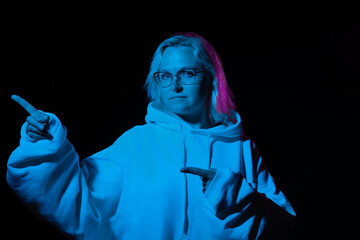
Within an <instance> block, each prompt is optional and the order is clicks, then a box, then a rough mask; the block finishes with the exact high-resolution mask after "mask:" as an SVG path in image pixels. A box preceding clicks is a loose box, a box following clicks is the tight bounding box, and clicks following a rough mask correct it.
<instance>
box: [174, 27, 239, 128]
mask: <svg viewBox="0 0 360 240" xmlns="http://www.w3.org/2000/svg"><path fill="white" fill-rule="evenodd" d="M181 35H182V34H181ZM183 35H184V36H185V37H195V38H198V39H200V42H201V45H202V47H203V48H204V49H205V51H206V53H207V55H208V57H209V60H210V62H211V63H212V64H213V68H214V71H215V78H216V80H217V81H216V88H217V95H216V112H217V113H222V114H224V115H226V116H228V117H229V119H230V120H231V121H232V122H234V121H235V119H233V117H232V114H231V110H233V111H236V106H235V104H234V102H233V94H232V92H231V90H230V88H229V85H228V84H227V82H226V78H225V72H224V69H223V66H222V63H221V59H220V57H219V55H218V54H217V52H216V51H215V49H214V47H213V46H212V45H211V44H210V43H209V42H208V41H207V40H206V39H205V38H203V37H201V36H200V35H199V34H197V33H194V32H189V33H186V34H183Z"/></svg>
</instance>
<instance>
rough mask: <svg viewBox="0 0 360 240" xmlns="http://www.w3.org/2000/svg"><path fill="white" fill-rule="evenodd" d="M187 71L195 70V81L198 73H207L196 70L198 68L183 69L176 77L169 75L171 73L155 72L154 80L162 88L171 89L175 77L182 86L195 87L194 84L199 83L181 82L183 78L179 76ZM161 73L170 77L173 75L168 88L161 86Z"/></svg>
mask: <svg viewBox="0 0 360 240" xmlns="http://www.w3.org/2000/svg"><path fill="white" fill-rule="evenodd" d="M186 70H193V71H194V73H195V75H194V79H196V77H197V73H201V72H206V71H205V70H198V69H196V68H183V69H181V70H179V71H178V72H177V73H176V74H175V75H173V74H171V73H169V72H161V71H159V72H155V73H154V74H153V78H154V80H155V82H157V83H158V84H159V85H160V87H162V88H167V87H170V86H171V84H172V83H173V79H174V77H175V76H176V78H177V79H178V80H179V82H180V83H181V84H183V85H193V84H197V83H183V82H182V81H181V77H180V76H179V74H181V73H182V72H184V71H186ZM160 73H167V74H170V75H171V81H170V83H169V84H168V85H166V86H162V85H161V81H160V79H159V74H160Z"/></svg>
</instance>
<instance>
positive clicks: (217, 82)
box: [144, 32, 236, 122]
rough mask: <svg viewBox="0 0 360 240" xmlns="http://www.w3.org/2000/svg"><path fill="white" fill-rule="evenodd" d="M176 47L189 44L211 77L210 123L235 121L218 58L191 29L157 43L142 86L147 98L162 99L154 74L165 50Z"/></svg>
mask: <svg viewBox="0 0 360 240" xmlns="http://www.w3.org/2000/svg"><path fill="white" fill-rule="evenodd" d="M179 46H189V47H192V48H193V49H194V56H195V57H196V58H197V59H198V61H199V62H201V63H202V64H203V66H204V68H205V70H206V72H208V73H209V75H210V76H211V78H210V79H211V80H212V88H211V93H209V98H208V102H207V109H208V113H209V118H210V120H211V121H213V122H225V121H227V120H228V119H229V120H230V121H232V122H235V119H234V117H233V114H232V111H236V106H235V103H234V102H233V95H232V92H231V90H230V88H229V86H228V84H227V82H226V78H225V73H224V69H223V67H222V64H221V60H220V57H219V55H218V54H217V53H216V51H215V49H214V48H213V46H212V45H211V44H210V43H209V42H208V41H207V40H206V39H205V38H203V37H201V36H200V35H199V34H196V33H193V32H189V33H185V34H183V33H178V34H176V35H174V36H172V37H170V38H168V39H166V40H164V41H163V42H162V43H160V44H159V46H158V48H157V49H156V51H155V53H154V55H153V58H152V62H151V65H150V70H149V74H148V76H147V78H146V81H145V85H144V88H145V89H146V90H147V96H148V99H149V100H150V101H154V102H158V103H160V102H161V98H160V90H159V86H158V84H157V83H156V82H155V80H154V78H153V74H154V73H155V72H157V71H159V68H160V61H161V58H162V55H163V53H164V51H165V49H166V48H168V47H179Z"/></svg>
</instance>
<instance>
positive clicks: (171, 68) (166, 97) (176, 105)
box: [159, 46, 209, 120]
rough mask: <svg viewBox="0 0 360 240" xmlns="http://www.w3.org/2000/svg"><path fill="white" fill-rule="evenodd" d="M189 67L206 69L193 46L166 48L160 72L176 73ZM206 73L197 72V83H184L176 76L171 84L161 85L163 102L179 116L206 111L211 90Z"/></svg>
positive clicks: (197, 114)
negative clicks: (196, 55)
mask: <svg viewBox="0 0 360 240" xmlns="http://www.w3.org/2000/svg"><path fill="white" fill-rule="evenodd" d="M187 68H195V69H197V70H199V71H204V68H203V66H202V64H201V63H200V62H199V61H198V60H197V59H196V58H195V56H194V50H193V48H192V47H186V46H180V47H168V48H166V49H165V51H164V52H163V55H162V58H161V61H160V70H159V71H160V72H167V73H171V74H172V75H175V74H176V73H178V72H179V71H181V70H183V69H187ZM206 75H207V74H206V72H199V73H196V84H191V85H185V84H182V83H181V82H180V81H179V79H178V78H177V77H176V76H175V77H173V80H172V83H171V85H170V86H168V87H161V86H159V88H160V96H161V99H162V101H163V103H164V104H165V105H166V106H167V107H168V108H169V109H170V110H171V111H172V112H174V113H175V114H177V115H179V116H187V117H191V116H199V115H200V114H202V113H204V112H205V113H206V99H207V95H208V91H209V81H208V78H207V77H206ZM193 120H195V119H193Z"/></svg>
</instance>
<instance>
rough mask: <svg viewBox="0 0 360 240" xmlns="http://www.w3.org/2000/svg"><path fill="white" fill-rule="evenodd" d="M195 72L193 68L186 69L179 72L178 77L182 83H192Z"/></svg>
mask: <svg viewBox="0 0 360 240" xmlns="http://www.w3.org/2000/svg"><path fill="white" fill-rule="evenodd" d="M195 76H196V72H195V70H194V69H186V70H184V71H182V72H181V73H179V77H180V79H181V82H182V83H183V84H192V83H193V82H194V80H195Z"/></svg>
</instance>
